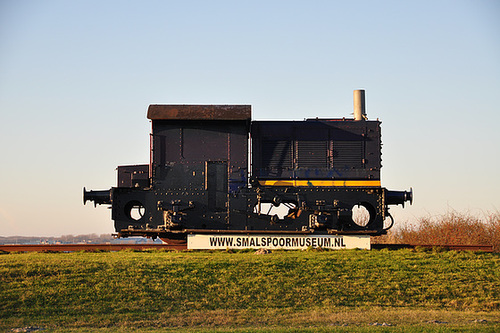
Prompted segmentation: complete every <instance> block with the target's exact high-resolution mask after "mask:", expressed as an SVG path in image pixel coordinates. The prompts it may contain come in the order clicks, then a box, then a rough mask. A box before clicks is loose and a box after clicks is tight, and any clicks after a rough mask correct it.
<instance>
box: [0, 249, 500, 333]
mask: <svg viewBox="0 0 500 333" xmlns="http://www.w3.org/2000/svg"><path fill="white" fill-rule="evenodd" d="M482 319H485V320H486V322H483V323H476V322H474V320H482ZM435 321H439V322H446V323H436V322H435ZM375 322H379V323H383V322H385V323H389V324H391V325H392V326H389V327H386V326H383V327H382V326H372V325H371V324H372V323H375ZM30 325H32V326H39V327H44V328H47V329H49V331H51V330H52V331H61V332H62V331H68V330H73V331H89V332H90V331H95V330H96V329H99V331H103V332H115V331H116V332H118V331H127V332H128V331H129V332H136V331H137V329H139V330H140V331H141V332H160V331H165V330H167V331H168V330H169V329H181V330H183V331H186V332H187V331H193V330H194V331H199V330H201V331H202V332H207V331H210V332H212V331H214V332H226V331H230V332H250V331H255V330H257V329H259V330H260V332H312V331H325V332H326V331H339V332H343V331H349V332H352V331H354V332H358V331H359V332H365V331H366V330H370V331H372V330H373V331H377V332H385V331H391V332H398V331H401V330H402V329H403V330H404V331H406V330H407V329H408V330H410V331H413V332H423V331H429V330H431V331H436V332H444V331H459V332H469V331H470V332H472V331H477V329H481V330H483V331H492V332H493V331H495V330H499V329H500V255H499V254H492V253H469V252H455V251H449V252H418V251H417V252H415V251H410V250H399V251H355V250H348V251H344V250H342V251H325V252H316V251H311V252H300V251H293V252H280V251H277V252H273V253H272V254H268V255H254V254H253V252H239V253H226V252H213V253H211V252H180V253H175V252H125V251H122V252H104V253H83V252H82V253H46V254H44V253H27V254H8V255H1V256H0V331H2V330H10V329H11V328H14V327H24V326H30ZM342 325H348V326H342ZM266 327H267V328H266ZM269 327H271V328H269Z"/></svg>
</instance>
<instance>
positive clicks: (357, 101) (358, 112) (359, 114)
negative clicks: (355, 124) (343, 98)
mask: <svg viewBox="0 0 500 333" xmlns="http://www.w3.org/2000/svg"><path fill="white" fill-rule="evenodd" d="M353 99H354V120H356V121H360V120H366V119H368V118H367V117H366V109H365V91H364V90H354V93H353Z"/></svg>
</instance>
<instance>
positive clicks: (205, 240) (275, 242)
mask: <svg viewBox="0 0 500 333" xmlns="http://www.w3.org/2000/svg"><path fill="white" fill-rule="evenodd" d="M308 247H312V248H319V247H321V248H323V249H336V250H338V249H356V248H358V249H366V250H369V249H370V236H368V235H356V236H351V235H349V236H346V235H314V236H313V235H257V234H256V235H224V234H222V235H221V234H219V235H204V234H201V235H200V234H194V235H188V237H187V248H188V249H190V250H216V249H221V250H225V249H285V250H300V249H307V248H308Z"/></svg>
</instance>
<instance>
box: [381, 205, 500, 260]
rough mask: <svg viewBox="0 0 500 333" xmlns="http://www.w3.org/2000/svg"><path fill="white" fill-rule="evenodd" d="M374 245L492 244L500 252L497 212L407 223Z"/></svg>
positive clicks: (466, 214) (425, 219)
mask: <svg viewBox="0 0 500 333" xmlns="http://www.w3.org/2000/svg"><path fill="white" fill-rule="evenodd" d="M374 242H376V243H396V244H412V245H419V244H420V245H492V246H493V251H495V252H500V212H495V213H488V214H485V215H484V217H478V216H473V215H472V214H470V213H467V212H466V213H459V212H456V211H452V212H448V213H446V214H444V215H441V216H434V217H433V216H429V217H423V218H420V219H418V220H417V222H416V223H406V224H404V225H403V226H401V227H399V228H394V229H392V230H390V231H389V233H388V234H387V235H384V236H381V237H378V238H377V239H374Z"/></svg>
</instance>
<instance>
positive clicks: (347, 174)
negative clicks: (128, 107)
mask: <svg viewBox="0 0 500 333" xmlns="http://www.w3.org/2000/svg"><path fill="white" fill-rule="evenodd" d="M357 92H358V93H359V92H362V95H361V98H362V99H361V102H360V103H361V112H360V111H356V110H355V119H345V118H341V119H317V118H316V119H306V120H304V121H252V120H251V107H250V106H249V105H150V106H149V109H148V118H149V119H151V122H152V133H151V160H150V163H149V164H147V165H130V166H119V167H118V169H117V170H118V185H117V186H116V187H113V188H111V189H110V190H104V191H86V190H85V188H84V199H83V200H84V203H85V202H86V201H88V200H90V201H93V202H94V204H95V205H97V204H107V205H111V212H112V213H111V214H112V219H113V220H114V221H115V230H116V232H117V233H118V237H128V236H147V237H153V238H155V237H160V238H162V239H166V240H181V241H182V240H184V239H186V235H187V234H196V233H212V234H214V233H216V234H224V233H226V234H239V233H241V234H262V233H274V234H281V233H290V234H338V235H347V234H368V235H380V234H383V233H385V232H386V230H387V229H388V228H390V227H391V226H392V224H393V223H394V220H393V219H392V217H391V215H390V214H389V208H388V206H389V205H397V204H402V205H404V203H405V202H406V201H410V203H411V201H412V191H411V189H410V191H408V192H407V191H389V190H387V189H385V188H383V187H381V184H380V168H381V135H380V122H379V121H378V120H376V121H369V120H367V119H366V116H365V115H364V91H355V96H356V93H357ZM355 109H356V101H355ZM356 114H357V115H356ZM250 161H251V163H249V162H250ZM358 207H361V208H362V211H363V212H364V215H363V214H361V216H358V217H355V216H353V210H357V209H358Z"/></svg>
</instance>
